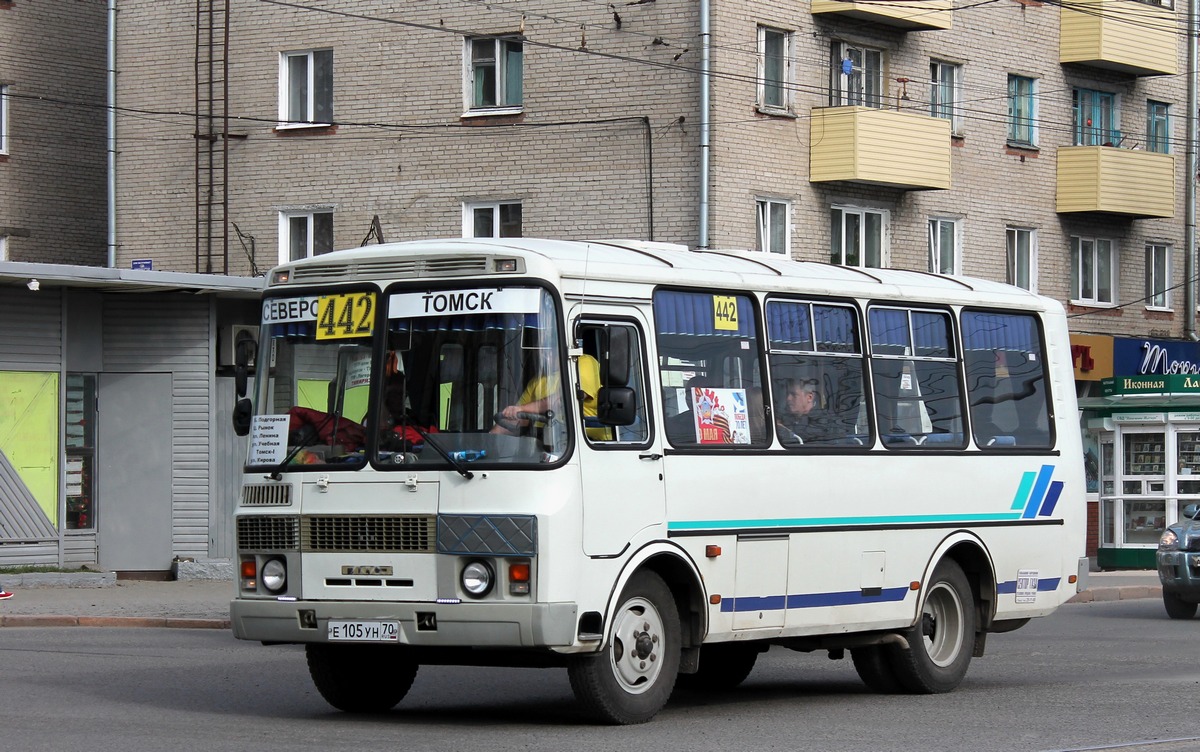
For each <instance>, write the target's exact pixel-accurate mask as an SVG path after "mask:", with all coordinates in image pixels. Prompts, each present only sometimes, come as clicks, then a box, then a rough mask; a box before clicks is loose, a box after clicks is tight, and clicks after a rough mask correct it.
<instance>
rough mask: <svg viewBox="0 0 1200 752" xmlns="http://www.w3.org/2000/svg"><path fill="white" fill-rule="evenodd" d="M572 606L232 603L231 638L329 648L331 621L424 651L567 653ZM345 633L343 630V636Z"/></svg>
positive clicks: (571, 636)
mask: <svg viewBox="0 0 1200 752" xmlns="http://www.w3.org/2000/svg"><path fill="white" fill-rule="evenodd" d="M577 612H578V607H577V606H576V605H575V604H574V603H451V604H443V603H392V602H377V601H375V602H361V601H303V600H295V601H280V600H258V599H241V598H239V599H236V600H234V601H232V602H230V604H229V615H230V620H231V621H232V624H233V634H234V636H235V637H237V638H238V639H242V640H258V641H261V642H332V641H333V640H331V639H330V629H329V623H330V621H333V622H335V624H337V623H341V624H345V623H352V624H353V623H362V624H379V623H387V624H391V625H393V626H395V627H397V629H396V636H395V639H392V640H388V641H390V642H394V643H399V644H402V645H417V646H429V647H488V648H544V647H566V646H569V645H571V644H572V643H573V642H574V639H575V632H576V623H577V621H578V613H577ZM342 631H345V630H342Z"/></svg>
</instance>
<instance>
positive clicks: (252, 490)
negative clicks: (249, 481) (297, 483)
mask: <svg viewBox="0 0 1200 752" xmlns="http://www.w3.org/2000/svg"><path fill="white" fill-rule="evenodd" d="M291 504H292V487H291V486H288V485H283V484H280V483H262V484H256V485H248V486H243V487H242V506H246V507H287V506H291Z"/></svg>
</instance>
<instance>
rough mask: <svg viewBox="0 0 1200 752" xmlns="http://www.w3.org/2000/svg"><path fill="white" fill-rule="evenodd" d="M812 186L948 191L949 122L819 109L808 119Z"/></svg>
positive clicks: (893, 112)
mask: <svg viewBox="0 0 1200 752" xmlns="http://www.w3.org/2000/svg"><path fill="white" fill-rule="evenodd" d="M809 144H810V145H809V176H808V179H809V181H810V182H813V183H824V182H831V181H845V182H850V183H862V184H865V185H881V186H888V187H892V188H904V189H906V190H916V191H920V190H945V189H948V188H949V187H950V121H949V120H946V119H944V118H935V117H929V116H928V115H918V114H916V113H913V112H900V111H897V110H881V109H876V108H874V107H816V108H813V111H812V118H811V119H810V120H809Z"/></svg>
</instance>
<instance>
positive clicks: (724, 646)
mask: <svg viewBox="0 0 1200 752" xmlns="http://www.w3.org/2000/svg"><path fill="white" fill-rule="evenodd" d="M759 652H760V651H759V649H758V647H757V646H755V645H748V644H746V643H740V642H717V643H713V644H711V645H705V646H704V647H702V648H700V669H699V670H698V671H697V672H696V673H694V674H680V675H679V679H678V680H677V681H676V682H675V686H677V687H680V688H681V689H687V690H691V691H693V692H724V691H728V690H730V689H733V688H734V687H736V686H737V685H739V684H741V683H742V682H744V681H746V677H747V676H749V675H750V672H751V671H753V670H754V663H755V661H757V660H758V654H759Z"/></svg>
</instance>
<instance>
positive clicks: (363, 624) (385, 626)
mask: <svg viewBox="0 0 1200 752" xmlns="http://www.w3.org/2000/svg"><path fill="white" fill-rule="evenodd" d="M326 637H327V638H328V639H329V641H330V642H398V641H399V640H400V622H398V621H330V622H329V628H328V631H327V632H326Z"/></svg>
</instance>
